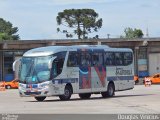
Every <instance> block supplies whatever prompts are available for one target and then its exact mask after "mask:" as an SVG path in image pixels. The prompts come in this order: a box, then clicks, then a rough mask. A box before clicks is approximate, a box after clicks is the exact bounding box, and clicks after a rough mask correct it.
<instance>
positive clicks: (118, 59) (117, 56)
mask: <svg viewBox="0 0 160 120" xmlns="http://www.w3.org/2000/svg"><path fill="white" fill-rule="evenodd" d="M115 60H116V65H123V53H120V52H119V53H115Z"/></svg>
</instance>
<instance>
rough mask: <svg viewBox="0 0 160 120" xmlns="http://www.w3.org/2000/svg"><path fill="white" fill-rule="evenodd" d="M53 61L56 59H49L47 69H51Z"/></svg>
mask: <svg viewBox="0 0 160 120" xmlns="http://www.w3.org/2000/svg"><path fill="white" fill-rule="evenodd" d="M54 59H56V57H53V58H51V59H50V60H49V62H48V68H49V69H51V68H52V63H53V61H54Z"/></svg>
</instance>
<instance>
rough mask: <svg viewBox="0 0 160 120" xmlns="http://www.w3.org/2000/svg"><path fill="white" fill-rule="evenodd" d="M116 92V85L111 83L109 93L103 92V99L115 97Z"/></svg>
mask: <svg viewBox="0 0 160 120" xmlns="http://www.w3.org/2000/svg"><path fill="white" fill-rule="evenodd" d="M114 92H115V88H114V84H113V83H109V85H108V88H107V91H106V92H102V93H101V94H102V97H103V98H106V97H113V96H114Z"/></svg>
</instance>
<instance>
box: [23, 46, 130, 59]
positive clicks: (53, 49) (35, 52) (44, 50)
mask: <svg viewBox="0 0 160 120" xmlns="http://www.w3.org/2000/svg"><path fill="white" fill-rule="evenodd" d="M83 48H85V49H104V50H105V51H115V52H118V51H123V52H125V51H132V50H131V49H129V48H110V47H109V46H107V45H73V46H47V47H39V48H34V49H31V50H29V51H27V52H25V53H24V55H23V56H24V57H36V56H48V55H52V54H54V53H57V52H61V51H70V50H71V51H72V50H77V49H83Z"/></svg>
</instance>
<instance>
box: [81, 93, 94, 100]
mask: <svg viewBox="0 0 160 120" xmlns="http://www.w3.org/2000/svg"><path fill="white" fill-rule="evenodd" d="M79 97H80V98H81V99H89V98H90V97H91V93H81V94H79Z"/></svg>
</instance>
